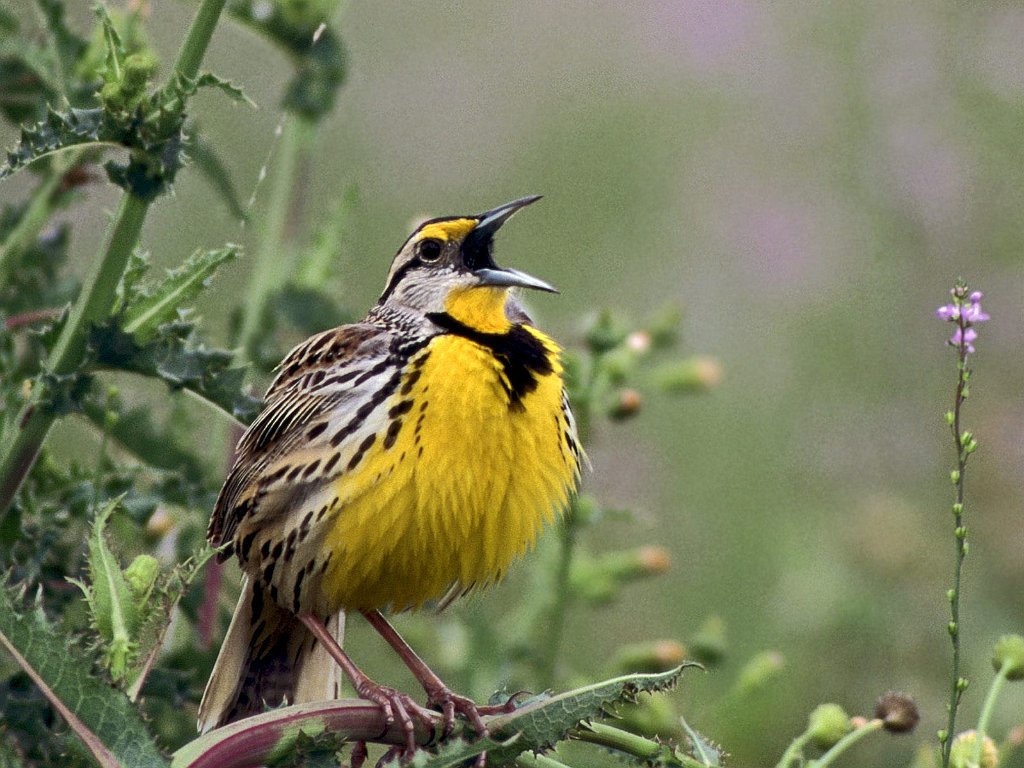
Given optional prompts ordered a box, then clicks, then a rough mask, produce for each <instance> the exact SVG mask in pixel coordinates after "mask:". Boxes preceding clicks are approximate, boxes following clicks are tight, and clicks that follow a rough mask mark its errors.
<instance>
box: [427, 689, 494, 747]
mask: <svg viewBox="0 0 1024 768" xmlns="http://www.w3.org/2000/svg"><path fill="white" fill-rule="evenodd" d="M427 706H429V707H440V708H441V713H442V717H443V721H442V722H443V723H444V725H443V729H442V738H448V736H450V735H451V732H452V730H453V729H454V728H455V715H456V714H460V715H462V716H463V717H465V718H466V719H467V720H468V721H469V724H470V725H471V726H473V730H474V731H475V732H476V735H477V736H478V737H480V738H486V737H488V736H490V733H489V732H488V730H487V724H486V723H485V722H484V719H483V717H482V716H481V714H480V707H478V706H477V704H476V702H475V701H473V700H472V699H470V698H468V697H466V696H460V695H459V694H457V693H455V692H454V691H452V690H451V689H450V688H448V687H446V686H442V687H441V688H439V689H437V690H434V691H430V692H429V693H428V698H427Z"/></svg>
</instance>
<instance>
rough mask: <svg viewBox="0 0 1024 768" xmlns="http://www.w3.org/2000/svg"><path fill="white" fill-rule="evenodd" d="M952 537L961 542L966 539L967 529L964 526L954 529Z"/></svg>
mask: <svg viewBox="0 0 1024 768" xmlns="http://www.w3.org/2000/svg"><path fill="white" fill-rule="evenodd" d="M953 535H954V536H956V537H957V538H958V539H960V540H961V541H962V540H964V539H966V538H967V527H966V526H964V525H959V526H957V527H956V529H954V531H953Z"/></svg>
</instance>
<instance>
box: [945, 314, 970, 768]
mask: <svg viewBox="0 0 1024 768" xmlns="http://www.w3.org/2000/svg"><path fill="white" fill-rule="evenodd" d="M959 324H960V336H961V339H963V337H964V335H965V330H966V325H965V323H964V319H963V314H962V313H961V317H960V321H959ZM957 353H958V359H957V371H956V373H957V381H956V393H955V395H954V400H953V423H952V425H951V428H952V430H953V440H954V442H955V444H956V454H957V464H956V483H955V486H956V501H955V504H954V506H953V510H954V523H953V546H954V566H953V589H952V593H951V596H950V600H949V612H950V621H949V628H948V631H949V636H950V641H951V642H952V644H953V662H952V665H951V666H952V670H951V675H950V686H949V704H948V707H947V708H948V710H949V717H948V720H947V723H946V738H945V740H944V741H943V742H942V745H941V746H942V766H943V768H949V759H950V750H951V749H952V748H953V736H954V735H955V734H956V713H957V709H958V707H959V706H960V698H961V696H962V695H963V690H964V689H963V687H961V683H960V581H961V576H962V573H963V566H964V558H965V557H966V556H967V537H966V534H964V535H961V530H962V529H963V512H964V476H965V474H966V471H967V451H966V450H964V444H963V432H962V431H961V429H960V411H961V409H962V408H963V404H964V400H965V399H966V397H967V381H968V379H969V378H970V371H969V370H968V368H967V342H966V341H961V343H960V345H959V348H958V349H957Z"/></svg>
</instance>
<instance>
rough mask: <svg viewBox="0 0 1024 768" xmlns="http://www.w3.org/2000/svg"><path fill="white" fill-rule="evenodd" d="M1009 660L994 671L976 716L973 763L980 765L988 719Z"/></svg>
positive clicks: (1001, 686) (1007, 668) (1008, 666)
mask: <svg viewBox="0 0 1024 768" xmlns="http://www.w3.org/2000/svg"><path fill="white" fill-rule="evenodd" d="M1010 666H1011V662H1009V661H1003V663H1002V664H1001V665H1000V666H999V671H998V672H996V676H995V678H994V679H993V680H992V685H991V686H989V689H988V694H987V695H986V696H985V703H984V704H983V705H982V707H981V715H980V716H979V717H978V727H977V728H976V729H975V742H974V763H973V764H974V765H981V752H982V749H984V747H985V732H986V731H987V730H988V721H989V720H990V719H991V718H992V712H993V710H994V709H995V706H996V699H998V698H999V694H1000V693H1001V692H1002V690H1003V684H1004V683H1005V682H1006V675H1007V673H1008V672H1009V670H1010Z"/></svg>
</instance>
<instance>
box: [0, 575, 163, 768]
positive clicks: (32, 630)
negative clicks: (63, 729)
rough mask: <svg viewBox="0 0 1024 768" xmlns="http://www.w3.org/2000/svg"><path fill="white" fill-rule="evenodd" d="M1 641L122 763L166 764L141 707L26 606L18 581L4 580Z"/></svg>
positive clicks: (129, 766)
mask: <svg viewBox="0 0 1024 768" xmlns="http://www.w3.org/2000/svg"><path fill="white" fill-rule="evenodd" d="M0 643H2V644H3V645H4V646H5V647H6V648H7V650H8V652H10V653H11V654H12V655H15V654H17V655H16V656H15V658H16V659H18V658H19V657H20V659H19V664H22V666H23V668H25V667H27V669H26V671H29V670H31V672H32V673H33V674H35V675H37V676H38V678H39V680H40V682H41V683H42V684H44V685H45V686H46V687H47V688H48V690H49V691H50V694H51V695H52V696H53V697H54V698H55V699H56V701H58V702H61V703H62V704H63V706H64V707H65V708H66V709H67V710H68V711H69V712H70V713H71V714H72V715H73V716H74V717H76V718H77V719H78V720H79V721H80V722H81V724H82V725H84V726H85V728H87V729H88V731H90V732H91V733H92V734H93V735H94V736H95V737H96V738H97V739H98V740H99V742H101V743H102V745H103V746H105V748H106V749H107V750H109V752H110V753H112V754H113V756H114V758H116V760H117V762H118V763H120V765H121V767H122V768H158V767H159V766H166V765H167V761H166V760H165V759H164V757H163V755H162V754H161V753H160V750H159V749H158V748H157V746H156V744H155V743H154V741H153V739H152V737H151V736H150V734H149V732H148V731H147V730H146V726H145V725H144V724H143V722H142V720H141V719H140V718H139V715H138V712H137V710H136V709H135V707H133V706H132V704H131V703H130V702H129V701H128V699H127V697H126V696H125V695H124V694H123V693H121V692H120V691H117V690H115V689H114V688H112V687H110V686H109V685H107V684H106V683H104V682H103V681H102V680H100V679H99V678H97V677H96V675H95V674H94V673H93V669H92V663H91V661H90V660H89V659H88V658H86V657H85V656H84V655H83V654H82V653H81V651H79V650H78V649H77V647H76V646H75V645H74V643H73V642H72V641H71V639H70V638H69V637H67V636H65V635H62V634H60V633H58V632H57V631H56V630H54V629H53V628H52V627H51V626H50V625H49V624H48V623H47V622H46V620H45V619H44V618H43V616H42V615H41V612H40V611H34V610H26V609H25V608H24V607H23V606H22V605H21V602H20V600H19V599H17V598H16V597H15V595H14V592H13V590H12V587H11V586H10V585H8V584H6V583H3V584H2V585H0Z"/></svg>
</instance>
